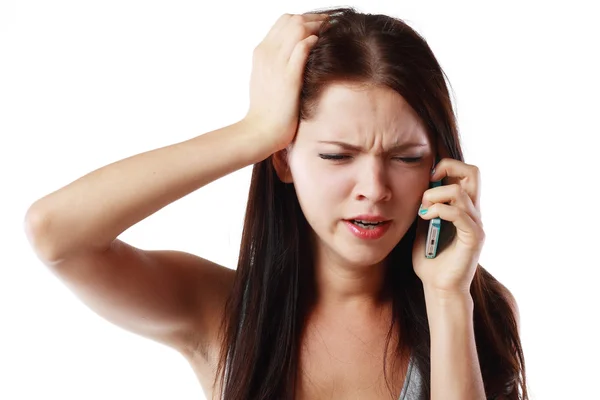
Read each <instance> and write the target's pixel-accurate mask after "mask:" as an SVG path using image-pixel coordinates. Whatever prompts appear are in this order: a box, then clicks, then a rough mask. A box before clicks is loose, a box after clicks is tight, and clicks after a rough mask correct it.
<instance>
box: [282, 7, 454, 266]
mask: <svg viewBox="0 0 600 400" xmlns="http://www.w3.org/2000/svg"><path fill="white" fill-rule="evenodd" d="M329 13H330V14H331V16H330V18H329V19H328V21H326V22H325V23H324V24H323V25H322V28H321V31H320V32H319V33H318V36H319V40H318V41H317V43H316V44H315V45H314V46H313V48H312V50H311V53H310V55H309V58H308V61H307V65H306V69H305V75H304V81H303V89H302V93H301V99H300V100H301V102H300V121H299V126H298V131H297V135H296V137H295V139H294V141H293V142H292V143H291V145H290V146H289V147H288V148H287V149H285V150H284V151H281V152H279V153H277V154H276V155H274V157H273V162H274V167H275V170H276V171H277V174H278V176H279V178H280V179H281V180H282V181H283V182H285V183H290V184H293V185H294V189H295V192H296V195H297V196H298V201H299V203H300V206H301V208H302V211H303V214H304V217H305V218H306V219H307V221H308V223H309V225H310V227H311V228H312V229H311V234H312V233H313V232H314V233H315V234H316V235H315V236H316V237H314V238H313V239H315V241H314V244H315V248H314V252H315V257H316V262H317V264H319V263H321V262H324V260H325V259H326V260H327V262H329V263H331V262H334V263H337V264H340V265H341V264H346V265H348V266H349V267H350V268H360V267H369V266H372V265H374V264H377V263H379V262H381V261H383V260H384V258H385V257H386V256H387V255H388V254H389V253H390V252H391V250H392V249H393V248H394V246H396V245H397V244H398V243H399V241H400V239H401V238H402V237H403V236H404V235H405V233H406V232H407V231H408V229H409V227H410V226H411V225H412V224H413V222H415V220H416V212H417V210H418V208H419V204H420V201H421V197H422V195H423V192H424V191H425V190H427V188H428V185H429V172H430V170H431V167H432V165H433V164H434V159H435V155H436V154H437V153H438V152H439V149H437V144H438V143H440V142H441V143H443V144H444V143H445V144H446V145H448V144H449V145H450V147H451V148H452V149H453V150H455V151H454V153H455V156H457V157H458V158H459V159H460V158H461V154H460V151H456V150H459V145H458V143H457V135H456V129H455V126H454V121H453V119H452V118H451V116H452V110H451V108H450V104H451V103H450V101H449V96H448V92H447V90H446V86H445V84H444V80H443V72H442V70H441V68H440V67H439V65H438V63H437V62H436V60H435V58H434V57H433V54H432V53H431V51H430V50H429V48H428V46H427V44H426V42H425V41H424V40H423V39H422V38H421V37H420V36H419V35H417V34H416V33H415V32H414V31H412V29H410V28H408V27H407V26H406V25H405V24H403V23H402V22H400V21H398V20H394V19H392V18H390V17H388V16H383V15H379V16H378V15H364V14H358V13H354V12H353V11H352V10H337V11H330V12H329ZM448 120H450V121H448ZM440 121H444V122H445V123H440ZM448 122H449V123H448ZM440 137H443V140H441V141H440ZM336 141H337V142H342V143H346V144H349V145H352V146H354V147H356V148H354V149H351V148H348V147H342V146H341V145H336V144H332V143H325V142H336ZM396 146H399V147H397V148H395V147H396ZM442 153H443V154H444V155H447V154H448V153H449V152H448V150H447V149H443V150H442ZM332 155H334V156H335V158H338V160H335V159H331V156H332ZM340 155H341V156H343V159H339V156H340ZM365 214H377V215H381V216H383V217H384V218H385V219H388V220H391V222H390V226H389V229H388V231H387V233H386V234H385V235H384V236H383V237H382V238H381V239H378V240H367V241H365V240H361V239H358V238H356V237H355V236H354V235H352V234H351V232H350V230H349V229H348V227H347V226H346V222H345V220H348V219H351V218H353V217H355V216H358V215H365Z"/></svg>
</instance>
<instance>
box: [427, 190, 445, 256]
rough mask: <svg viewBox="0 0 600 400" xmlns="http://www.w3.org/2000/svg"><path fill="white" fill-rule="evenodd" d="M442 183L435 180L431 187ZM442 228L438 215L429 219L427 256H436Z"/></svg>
mask: <svg viewBox="0 0 600 400" xmlns="http://www.w3.org/2000/svg"><path fill="white" fill-rule="evenodd" d="M441 185H442V181H441V180H440V181H435V182H432V183H431V185H429V186H430V187H431V188H434V187H438V186H441ZM441 228H442V220H441V219H440V217H436V218H433V219H430V220H429V229H427V239H426V242H425V257H427V258H435V256H436V254H437V248H438V242H439V240H440V230H441Z"/></svg>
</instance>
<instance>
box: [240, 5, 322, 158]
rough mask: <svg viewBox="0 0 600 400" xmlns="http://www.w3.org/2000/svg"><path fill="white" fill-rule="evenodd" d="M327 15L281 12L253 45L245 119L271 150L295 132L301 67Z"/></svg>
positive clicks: (304, 64)
mask: <svg viewBox="0 0 600 400" xmlns="http://www.w3.org/2000/svg"><path fill="white" fill-rule="evenodd" d="M326 18H327V16H326V15H323V14H303V15H291V14H283V15H282V16H281V17H280V18H279V19H278V20H277V22H276V23H275V24H274V25H273V27H272V28H271V30H270V31H269V33H268V34H267V36H266V37H265V39H264V40H263V41H262V42H261V43H260V44H259V45H258V46H257V47H256V48H255V49H254V53H253V58H252V60H253V62H252V74H251V78H250V108H249V110H248V113H247V115H246V117H245V119H246V120H249V121H250V122H251V124H252V125H253V126H254V127H255V129H258V130H259V131H260V132H261V134H263V133H264V134H265V135H266V140H268V141H269V143H271V142H272V143H273V152H276V151H279V150H282V149H284V148H286V147H287V146H288V145H289V144H290V143H291V142H292V140H293V139H294V136H295V135H296V131H297V128H298V118H299V103H300V90H301V87H302V79H303V75H304V67H305V66H306V60H307V58H308V54H309V52H310V49H311V48H312V46H313V45H314V44H315V43H316V42H317V39H318V37H317V36H316V35H315V34H316V33H317V32H318V31H319V28H320V26H321V24H322V22H323V21H324V20H325V19H326Z"/></svg>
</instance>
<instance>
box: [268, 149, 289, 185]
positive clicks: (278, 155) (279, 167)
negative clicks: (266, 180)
mask: <svg viewBox="0 0 600 400" xmlns="http://www.w3.org/2000/svg"><path fill="white" fill-rule="evenodd" d="M288 155H289V153H288V149H287V148H285V149H283V150H280V151H277V152H275V153H273V156H272V158H271V160H272V161H273V168H275V172H276V173H277V176H278V177H279V180H280V181H281V182H283V183H292V182H293V178H292V172H291V171H290V165H289V163H288Z"/></svg>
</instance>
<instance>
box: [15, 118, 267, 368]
mask: <svg viewBox="0 0 600 400" xmlns="http://www.w3.org/2000/svg"><path fill="white" fill-rule="evenodd" d="M257 129H259V128H258V127H257V126H254V125H252V124H251V123H250V122H248V121H247V120H242V121H240V122H238V123H235V124H233V125H230V126H226V127H224V128H222V129H218V130H215V131H212V132H208V133H206V134H204V135H201V136H198V137H195V138H193V139H190V140H187V141H184V142H181V143H177V144H174V145H170V146H167V147H163V148H159V149H156V150H152V151H148V152H145V153H141V154H138V155H134V156H132V157H129V158H126V159H124V160H121V161H117V162H115V163H112V164H109V165H107V166H104V167H102V168H100V169H98V170H95V171H93V172H91V173H89V174H87V175H85V176H83V177H81V178H79V179H78V180H76V181H74V182H72V183H70V184H69V185H67V186H65V187H63V188H61V189H59V190H57V191H56V192H53V193H51V194H49V195H47V196H45V197H43V198H42V199H40V200H38V201H36V202H35V203H34V204H33V205H32V206H31V207H30V208H29V210H28V212H27V215H26V218H25V229H26V232H27V236H28V238H29V241H30V243H31V245H32V247H33V249H34V250H35V252H36V253H37V255H38V257H39V258H40V259H41V260H42V261H43V262H44V264H46V265H47V266H48V267H49V268H50V270H51V271H52V272H53V273H54V275H55V276H57V277H58V278H59V280H60V281H61V282H62V283H64V284H65V285H66V286H67V287H68V288H69V289H70V290H71V291H72V292H73V293H74V294H75V295H77V297H78V298H79V299H80V300H81V301H82V302H83V303H84V304H85V305H86V306H88V307H89V308H90V309H91V310H93V311H94V312H95V313H96V314H98V315H100V316H101V317H103V318H104V319H106V320H108V321H110V322H111V323H113V324H115V325H117V326H120V327H122V328H125V329H127V330H129V331H131V332H134V333H136V334H139V335H141V336H144V337H147V338H150V339H153V340H155V341H157V342H160V343H163V344H165V345H168V346H170V347H172V348H174V349H176V350H178V351H179V352H180V353H182V354H183V355H185V356H186V357H188V358H190V357H195V355H197V354H203V355H204V356H206V354H207V351H208V350H207V349H208V348H213V345H214V344H216V342H215V341H216V339H217V337H218V327H219V326H220V322H221V318H222V317H223V315H224V313H223V311H224V305H225V300H226V299H227V296H228V295H229V293H230V291H231V286H232V284H233V279H234V277H235V271H234V270H231V269H229V268H225V267H223V266H220V265H218V264H215V263H213V262H211V261H209V260H206V259H204V258H202V257H199V256H196V255H193V254H189V253H186V252H182V251H173V250H142V249H139V248H136V247H134V246H131V245H129V244H127V243H125V242H123V241H121V240H119V239H117V236H118V235H119V234H120V233H121V232H123V231H125V230H126V229H127V228H129V227H130V226H132V225H134V224H135V223H137V222H138V221H140V220H142V219H144V218H146V217H147V216H149V215H151V214H153V213H154V212H156V211H158V210H159V209H161V208H162V207H164V206H166V205H167V204H169V203H171V202H173V201H175V200H177V199H179V198H181V197H183V196H185V195H186V194H188V193H190V192H192V191H194V190H196V189H198V188H200V187H202V186H204V185H206V184H208V183H210V182H211V181H214V180H216V179H218V178H220V177H222V176H225V175H227V174H229V173H231V172H233V171H235V170H237V169H240V168H243V167H245V166H247V165H250V164H253V163H256V162H259V161H261V160H263V159H265V158H266V157H268V156H269V155H270V154H271V152H272V151H271V150H270V147H269V146H268V145H267V144H266V143H265V140H264V139H265V138H264V136H261V135H260V132H259V131H258V130H257ZM207 245H208V244H207ZM40 301H43V299H40Z"/></svg>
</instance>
